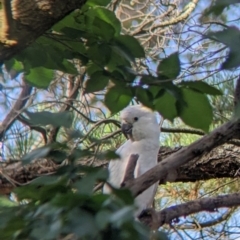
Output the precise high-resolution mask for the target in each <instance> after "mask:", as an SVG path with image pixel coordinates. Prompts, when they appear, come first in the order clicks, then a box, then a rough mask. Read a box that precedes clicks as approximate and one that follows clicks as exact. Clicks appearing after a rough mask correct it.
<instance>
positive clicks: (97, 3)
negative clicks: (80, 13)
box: [86, 0, 111, 7]
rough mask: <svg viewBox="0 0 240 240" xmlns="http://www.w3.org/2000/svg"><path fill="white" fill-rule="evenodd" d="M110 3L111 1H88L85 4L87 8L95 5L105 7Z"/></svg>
mask: <svg viewBox="0 0 240 240" xmlns="http://www.w3.org/2000/svg"><path fill="white" fill-rule="evenodd" d="M110 2H111V0H88V1H87V3H86V4H87V5H89V6H93V7H94V6H96V5H98V6H106V5H108V4H109V3H110Z"/></svg>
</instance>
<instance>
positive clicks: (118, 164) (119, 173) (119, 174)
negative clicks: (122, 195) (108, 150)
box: [103, 140, 132, 193]
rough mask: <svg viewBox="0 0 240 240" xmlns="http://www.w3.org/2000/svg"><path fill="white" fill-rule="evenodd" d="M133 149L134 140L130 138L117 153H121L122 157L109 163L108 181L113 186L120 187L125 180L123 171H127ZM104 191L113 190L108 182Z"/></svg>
mask: <svg viewBox="0 0 240 240" xmlns="http://www.w3.org/2000/svg"><path fill="white" fill-rule="evenodd" d="M131 149H132V142H131V140H128V141H126V142H125V143H124V144H123V145H121V146H120V147H119V148H118V149H117V151H116V153H117V154H119V156H120V159H115V160H111V161H110V163H109V166H108V170H109V179H108V182H109V183H110V184H111V185H112V186H113V187H117V188H119V187H120V185H121V183H122V181H123V178H124V175H123V173H124V172H125V168H126V167H127V164H128V158H129V157H130V153H131ZM103 192H104V193H110V192H111V189H110V188H109V186H108V185H107V184H105V185H104V187H103Z"/></svg>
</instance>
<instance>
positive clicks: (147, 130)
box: [103, 105, 160, 216]
mask: <svg viewBox="0 0 240 240" xmlns="http://www.w3.org/2000/svg"><path fill="white" fill-rule="evenodd" d="M136 117H137V118H138V120H137V121H136V120H134V119H136ZM120 118H121V122H122V123H130V124H132V125H133V128H132V135H133V139H132V140H127V141H126V142H125V143H124V144H123V145H122V146H121V147H120V148H119V149H118V150H117V151H116V153H118V154H119V155H120V159H119V160H112V161H110V163H109V167H108V169H109V174H110V176H109V180H108V182H109V183H110V184H111V185H113V186H114V187H120V184H121V183H122V181H123V178H124V176H125V171H126V167H127V164H128V161H129V157H130V156H131V154H138V155H139V158H138V161H137V165H136V168H135V172H134V177H135V178H137V177H139V176H140V175H142V174H143V173H145V172H146V171H148V170H149V169H151V168H152V167H154V166H156V165H157V159H158V151H159V136H160V129H159V125H158V123H157V119H156V116H155V114H154V113H153V112H152V111H151V110H150V109H148V108H145V107H143V106H141V105H135V106H130V107H127V108H125V109H124V110H123V111H122V113H121V115H120ZM157 185H158V184H157V183H156V184H154V185H153V186H151V187H150V188H148V189H147V190H145V191H144V192H143V193H142V194H140V195H139V196H138V197H137V198H136V199H135V202H136V205H137V207H138V210H137V211H136V213H135V215H136V216H138V215H139V214H140V213H141V212H142V210H144V209H146V208H149V207H151V205H152V203H153V199H154V196H155V193H156V189H157ZM103 192H104V193H110V192H111V190H110V188H109V187H108V186H107V185H106V184H105V185H104V188H103Z"/></svg>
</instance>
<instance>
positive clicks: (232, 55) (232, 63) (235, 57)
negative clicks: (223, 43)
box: [221, 49, 240, 69]
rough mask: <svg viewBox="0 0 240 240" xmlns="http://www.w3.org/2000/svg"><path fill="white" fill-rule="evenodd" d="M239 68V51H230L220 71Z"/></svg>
mask: <svg viewBox="0 0 240 240" xmlns="http://www.w3.org/2000/svg"><path fill="white" fill-rule="evenodd" d="M239 66H240V50H232V49H230V51H229V53H228V56H227V58H226V60H225V61H224V62H223V63H222V65H221V69H231V68H237V67H239Z"/></svg>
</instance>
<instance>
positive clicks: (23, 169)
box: [0, 144, 240, 194]
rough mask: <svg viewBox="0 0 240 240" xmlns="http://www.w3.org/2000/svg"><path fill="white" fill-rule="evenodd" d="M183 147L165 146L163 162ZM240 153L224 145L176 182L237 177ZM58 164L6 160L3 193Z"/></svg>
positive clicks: (179, 173)
mask: <svg viewBox="0 0 240 240" xmlns="http://www.w3.org/2000/svg"><path fill="white" fill-rule="evenodd" d="M180 150H181V148H176V149H171V148H169V147H161V149H160V152H159V161H164V159H165V158H167V157H168V156H172V155H173V154H175V153H177V152H179V151H180ZM239 155H240V148H239V147H237V146H234V145H229V144H224V145H221V146H220V147H217V148H215V149H214V150H213V151H211V152H209V153H205V154H203V155H202V156H201V157H196V158H194V159H193V160H192V161H191V162H189V163H187V164H185V165H183V166H181V167H180V168H178V169H177V170H176V172H175V173H176V175H175V177H176V178H175V179H174V181H175V182H179V181H184V182H195V181H198V180H207V179H213V178H224V177H228V178H234V177H237V176H238V170H239V169H240V160H239ZM88 162H92V160H91V159H86V160H85V161H83V160H81V161H80V163H81V164H82V163H84V164H88ZM95 163H96V165H97V166H102V167H106V166H107V162H102V161H95ZM58 167H59V165H57V164H55V163H54V162H52V161H51V160H39V161H36V162H34V163H32V164H29V165H25V166H22V165H21V161H17V162H16V161H9V162H2V163H0V193H2V194H8V193H10V192H11V191H12V189H13V188H14V187H15V186H21V185H24V184H27V183H29V182H31V181H32V180H33V179H35V178H37V177H39V176H42V175H45V174H53V173H54V172H55V171H56V169H57V168H58ZM130 179H131V178H130ZM166 181H169V179H168V178H165V179H163V178H162V180H161V181H160V184H162V183H164V182H166ZM172 181H173V180H172ZM125 183H126V181H125V182H124V184H125Z"/></svg>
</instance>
